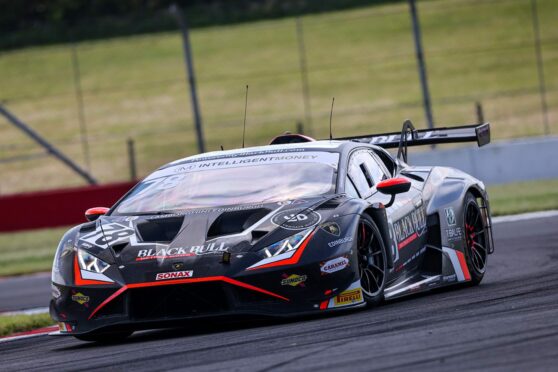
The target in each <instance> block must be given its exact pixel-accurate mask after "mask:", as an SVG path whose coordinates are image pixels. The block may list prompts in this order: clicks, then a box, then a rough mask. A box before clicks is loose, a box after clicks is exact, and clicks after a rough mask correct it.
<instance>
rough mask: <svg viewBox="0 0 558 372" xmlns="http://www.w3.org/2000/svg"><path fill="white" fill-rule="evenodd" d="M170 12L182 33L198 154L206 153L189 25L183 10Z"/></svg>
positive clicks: (175, 6) (176, 8)
mask: <svg viewBox="0 0 558 372" xmlns="http://www.w3.org/2000/svg"><path fill="white" fill-rule="evenodd" d="M170 12H171V14H173V15H174V16H175V17H176V20H177V22H178V25H179V26H180V31H181V33H182V46H183V49H184V60H185V62H186V75H187V76H186V78H187V79H188V83H189V85H190V97H191V100H192V111H193V112H194V124H195V127H196V136H197V140H198V152H200V153H202V152H205V142H204V139H203V129H202V118H201V113H200V108H199V103H198V94H197V89H196V75H195V73H194V63H193V62H192V49H191V48H190V34H189V32H188V23H187V22H186V17H184V14H182V9H180V7H179V6H178V5H176V4H172V5H171V6H170Z"/></svg>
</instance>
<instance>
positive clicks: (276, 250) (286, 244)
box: [260, 229, 313, 257]
mask: <svg viewBox="0 0 558 372" xmlns="http://www.w3.org/2000/svg"><path fill="white" fill-rule="evenodd" d="M312 230H313V229H308V230H304V231H301V232H299V233H297V234H295V235H293V236H290V237H288V238H286V239H283V240H281V241H278V242H277V243H273V244H272V245H270V246H268V247H265V248H264V249H262V250H261V251H260V252H261V253H262V255H263V256H264V257H275V256H279V255H280V254H283V253H287V252H291V253H292V252H293V251H296V250H297V249H298V247H299V246H300V243H302V242H303V241H304V239H306V237H307V236H308V235H309V234H310V233H311V232H312Z"/></svg>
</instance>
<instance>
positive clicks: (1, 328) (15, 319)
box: [0, 314, 54, 337]
mask: <svg viewBox="0 0 558 372" xmlns="http://www.w3.org/2000/svg"><path fill="white" fill-rule="evenodd" d="M53 323H54V322H53V321H52V319H51V318H50V315H48V314H33V315H5V316H0V337H1V336H8V335H10V334H12V333H17V332H25V331H30V330H32V329H37V328H42V327H47V326H49V325H52V324H53Z"/></svg>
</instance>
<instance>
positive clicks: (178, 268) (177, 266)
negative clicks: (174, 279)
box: [172, 262, 184, 270]
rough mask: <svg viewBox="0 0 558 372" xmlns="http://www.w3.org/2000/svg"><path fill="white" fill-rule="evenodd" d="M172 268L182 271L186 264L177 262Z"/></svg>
mask: <svg viewBox="0 0 558 372" xmlns="http://www.w3.org/2000/svg"><path fill="white" fill-rule="evenodd" d="M172 268H173V269H175V270H181V269H183V268H184V263H183V262H175V263H173V264H172Z"/></svg>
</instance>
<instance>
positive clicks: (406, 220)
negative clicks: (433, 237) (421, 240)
mask: <svg viewBox="0 0 558 372" xmlns="http://www.w3.org/2000/svg"><path fill="white" fill-rule="evenodd" d="M393 230H394V232H395V240H396V241H397V249H398V250H401V249H403V248H405V247H406V246H407V245H409V244H410V243H412V242H413V241H414V240H415V239H417V238H418V237H419V236H421V235H422V234H424V233H425V232H426V213H425V211H424V208H417V209H415V210H414V211H412V212H411V213H409V214H407V215H406V216H404V217H403V218H401V219H399V220H397V221H395V222H394V223H393Z"/></svg>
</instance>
